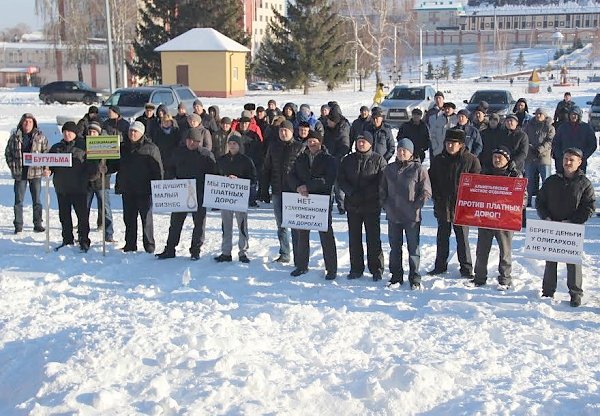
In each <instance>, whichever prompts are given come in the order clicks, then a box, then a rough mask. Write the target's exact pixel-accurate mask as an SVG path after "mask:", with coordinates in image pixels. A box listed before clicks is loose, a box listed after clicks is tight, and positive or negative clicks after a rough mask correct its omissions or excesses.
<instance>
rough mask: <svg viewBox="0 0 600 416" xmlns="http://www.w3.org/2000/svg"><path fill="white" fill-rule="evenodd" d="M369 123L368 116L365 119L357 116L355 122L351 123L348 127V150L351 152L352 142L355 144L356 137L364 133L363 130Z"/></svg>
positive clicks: (369, 118)
mask: <svg viewBox="0 0 600 416" xmlns="http://www.w3.org/2000/svg"><path fill="white" fill-rule="evenodd" d="M370 123H371V117H368V116H367V117H365V118H362V117H360V116H359V117H358V118H357V119H356V120H354V121H353V122H352V125H351V126H350V150H352V147H353V145H354V142H356V139H357V138H358V135H359V134H361V133H362V132H363V131H365V129H366V128H367V126H368V125H369V124H370Z"/></svg>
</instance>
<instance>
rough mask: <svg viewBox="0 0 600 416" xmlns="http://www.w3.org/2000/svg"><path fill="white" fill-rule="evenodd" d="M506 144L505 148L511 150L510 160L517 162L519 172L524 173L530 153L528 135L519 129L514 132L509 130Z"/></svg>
mask: <svg viewBox="0 0 600 416" xmlns="http://www.w3.org/2000/svg"><path fill="white" fill-rule="evenodd" d="M506 133H507V136H506V143H505V144H504V146H506V147H508V149H509V150H510V160H511V162H515V167H516V169H517V171H519V172H523V170H524V169H525V159H526V158H527V153H529V138H528V137H527V134H526V133H525V132H524V131H523V130H522V129H521V128H520V127H517V128H516V129H514V130H512V131H511V130H507V132H506Z"/></svg>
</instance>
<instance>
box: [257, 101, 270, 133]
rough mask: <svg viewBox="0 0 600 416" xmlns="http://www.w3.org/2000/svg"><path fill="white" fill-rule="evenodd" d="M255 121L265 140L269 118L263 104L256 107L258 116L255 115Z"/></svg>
mask: <svg viewBox="0 0 600 416" xmlns="http://www.w3.org/2000/svg"><path fill="white" fill-rule="evenodd" d="M254 122H255V123H256V125H257V126H258V128H259V129H260V133H261V137H262V138H263V142H264V141H265V138H266V135H267V130H268V129H269V119H268V118H267V112H266V111H265V108H264V107H262V106H260V105H259V106H258V107H256V116H254Z"/></svg>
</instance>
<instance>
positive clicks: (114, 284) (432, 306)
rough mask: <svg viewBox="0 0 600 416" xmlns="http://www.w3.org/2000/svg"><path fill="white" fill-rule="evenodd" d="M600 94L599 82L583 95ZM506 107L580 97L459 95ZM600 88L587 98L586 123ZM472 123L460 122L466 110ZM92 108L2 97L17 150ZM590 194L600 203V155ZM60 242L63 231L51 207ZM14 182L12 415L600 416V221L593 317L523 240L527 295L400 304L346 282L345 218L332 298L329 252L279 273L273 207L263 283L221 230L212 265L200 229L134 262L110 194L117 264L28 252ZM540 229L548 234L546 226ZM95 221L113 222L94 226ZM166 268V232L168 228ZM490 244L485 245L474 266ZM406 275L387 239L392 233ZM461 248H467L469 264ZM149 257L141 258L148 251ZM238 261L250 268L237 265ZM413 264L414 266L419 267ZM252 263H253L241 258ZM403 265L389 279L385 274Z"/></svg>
mask: <svg viewBox="0 0 600 416" xmlns="http://www.w3.org/2000/svg"><path fill="white" fill-rule="evenodd" d="M582 79H583V77H582ZM492 86H493V87H497V88H507V89H511V90H512V92H513V95H514V96H515V97H521V96H523V97H526V98H527V100H528V101H529V107H530V109H532V111H533V109H535V108H536V107H538V106H544V107H546V108H548V109H552V110H553V108H554V106H555V105H556V102H557V101H559V100H560V99H561V98H562V94H563V92H564V91H565V90H564V89H560V88H554V91H553V92H552V93H547V92H545V89H543V91H544V92H543V93H540V94H537V95H529V94H526V93H525V88H526V83H520V82H515V84H514V85H513V86H512V87H510V86H509V84H508V82H504V81H498V82H494V83H493V84H492V85H478V84H474V83H471V82H468V81H463V82H454V83H449V84H445V83H444V84H443V85H442V84H441V83H440V89H443V90H444V91H446V99H447V100H449V101H453V102H455V103H457V104H458V103H461V102H462V100H464V99H468V98H469V97H470V95H471V94H472V93H473V92H474V91H475V90H476V89H478V88H488V87H492ZM598 87H599V85H598V84H588V83H583V82H582V84H581V86H580V87H571V88H570V90H571V92H572V93H573V96H574V99H575V101H576V102H577V103H578V104H580V105H582V108H584V111H585V114H586V115H584V118H585V119H587V106H585V102H586V101H588V100H589V99H591V97H593V95H594V94H595V93H596V92H598ZM372 94H373V92H372V91H369V92H363V93H354V92H351V91H341V92H338V91H336V92H333V93H319V94H317V95H310V96H307V97H306V96H303V95H301V94H299V93H270V94H264V93H257V94H255V95H249V96H247V97H245V98H240V99H210V98H206V99H203V101H204V102H206V103H208V104H211V105H212V104H217V105H219V106H220V107H221V112H222V115H229V116H238V114H239V112H240V111H241V109H242V105H243V103H245V102H249V101H254V102H256V103H257V104H259V105H265V104H266V102H267V100H268V98H270V97H271V96H273V97H274V98H276V99H277V101H278V103H280V106H281V105H283V103H285V102H286V101H294V102H296V103H298V104H301V103H303V102H307V103H309V104H310V105H311V106H313V108H316V109H318V107H319V106H320V105H321V104H322V103H325V102H327V101H329V100H331V99H335V100H337V101H338V102H339V103H340V104H341V107H342V110H343V111H344V113H345V114H346V115H347V117H348V118H349V119H351V120H352V119H354V118H355V117H356V115H357V114H358V108H359V107H360V105H363V104H366V105H369V104H370V103H371V98H372ZM459 107H460V106H459ZM85 111H86V107H85V106H83V105H71V106H63V105H53V106H45V105H43V104H41V102H39V101H38V100H37V96H36V93H35V92H26V91H25V92H19V91H16V92H15V91H8V90H3V91H0V147H2V148H4V146H5V145H6V141H7V138H8V135H9V132H10V130H11V129H12V128H14V127H15V126H16V124H17V122H18V119H19V117H20V116H21V114H23V113H25V112H32V113H33V114H35V115H36V116H37V117H38V119H39V120H40V122H41V126H42V129H43V130H44V132H45V133H46V134H47V135H48V136H51V137H52V140H53V141H56V140H57V139H58V130H57V128H56V126H55V119H56V116H57V115H71V116H81V115H83V114H84V113H85ZM589 176H590V178H591V179H592V181H593V182H594V184H595V186H596V187H597V188H598V187H599V186H600V156H599V155H598V154H596V155H594V156H593V157H592V158H591V161H590V166H589ZM51 195H52V204H51V214H50V215H51V220H50V224H45V225H46V226H48V225H49V226H50V238H51V241H52V242H53V244H58V243H59V242H60V240H61V237H60V224H59V222H58V212H57V205H56V198H55V195H54V192H53V190H51ZM12 202H13V191H12V180H11V179H10V174H9V171H8V169H7V167H6V163H5V162H4V160H2V161H1V162H0V221H1V222H0V252H2V256H1V257H0V270H1V271H0V415H25V414H31V415H50V414H64V415H71V414H82V415H132V414H152V415H216V414H226V415H242V414H243V415H258V414H271V415H275V414H298V415H300V414H302V415H305V414H306V415H309V414H310V415H383V414H385V415H403V414H436V415H437V414H444V415H459V414H464V415H473V414H482V415H483V414H489V415H517V414H519V415H565V414H571V415H576V414H577V415H598V414H600V354H598V350H597V348H598V344H599V342H600V315H599V311H600V290H599V284H598V275H599V274H600V218H598V217H594V218H592V219H591V220H590V221H589V222H588V223H587V226H586V240H585V251H586V255H585V259H584V263H583V265H584V267H583V270H584V290H585V295H584V303H583V305H582V306H581V307H580V308H577V309H574V308H571V307H570V306H569V305H568V299H569V296H568V293H567V288H566V282H565V281H566V277H565V270H564V268H563V267H561V268H559V273H560V275H561V277H560V278H559V287H558V292H557V296H556V300H555V301H553V302H550V301H548V300H545V299H541V298H540V289H541V276H542V272H543V267H544V264H543V262H541V261H537V260H531V259H528V258H524V257H523V256H522V255H521V254H520V250H521V248H522V245H523V241H524V234H523V233H516V235H515V239H514V256H513V273H514V287H513V288H512V289H511V290H509V291H507V292H505V293H502V292H498V291H496V290H495V288H494V284H493V282H494V278H495V276H496V268H497V261H498V251H497V249H496V247H495V246H494V249H493V252H492V256H491V258H490V265H489V270H490V272H489V276H490V281H491V283H492V284H490V285H488V286H487V287H482V288H469V287H466V286H465V285H464V280H462V279H460V278H458V277H457V276H458V264H457V260H456V256H455V255H454V253H453V254H452V256H453V257H452V259H451V262H450V268H449V270H450V273H448V274H447V275H445V276H441V277H429V276H425V277H424V278H423V290H421V291H410V289H408V288H407V287H406V284H405V285H404V286H403V287H400V288H395V289H389V288H386V281H385V280H384V281H381V282H373V281H371V279H370V277H367V276H365V277H364V278H363V279H360V280H358V281H348V280H346V278H345V274H346V273H347V272H348V268H349V256H348V238H347V226H346V222H345V218H344V217H342V216H340V215H337V214H335V215H334V230H335V232H336V240H337V244H338V246H337V251H338V257H339V276H338V278H337V279H336V280H335V281H333V282H329V281H325V280H324V276H323V268H324V266H323V260H322V255H321V251H320V245H319V242H318V236H317V235H316V233H313V234H312V235H311V248H312V254H311V260H310V268H311V270H310V272H309V273H308V274H306V275H304V276H302V277H301V278H292V277H290V275H289V272H290V271H291V270H292V267H291V266H287V265H286V266H282V265H279V264H274V263H272V262H271V259H272V258H274V257H275V256H276V254H277V249H278V243H277V237H276V232H275V221H274V217H273V214H272V210H271V206H270V205H264V204H263V206H261V207H260V208H258V209H253V210H251V211H250V224H249V228H250V234H251V247H250V251H249V256H250V257H251V259H252V262H251V263H250V264H248V265H245V264H241V263H238V262H235V261H234V262H233V263H231V264H226V265H217V264H216V263H215V262H214V260H213V256H216V255H218V254H220V243H221V233H220V217H219V214H218V213H215V212H210V213H209V215H208V220H207V227H206V231H207V238H206V244H205V245H204V247H203V248H202V258H201V259H200V261H198V262H191V261H190V260H189V255H188V251H187V249H188V244H189V241H190V238H191V237H190V236H191V219H188V222H187V223H186V226H185V229H184V233H183V235H182V240H181V241H182V243H181V244H180V246H179V247H178V250H177V255H178V257H177V258H176V259H172V260H165V261H159V260H156V259H154V257H153V256H151V255H148V254H145V253H143V252H141V253H128V254H124V253H122V252H120V251H119V250H118V247H120V246H122V244H123V239H124V227H123V223H122V220H121V214H122V205H121V201H120V198H119V197H118V196H116V195H114V194H113V195H111V202H112V205H113V209H114V215H115V224H116V233H115V238H116V239H117V240H119V242H118V243H117V244H115V245H114V246H110V247H109V248H108V252H107V255H106V257H103V256H102V246H101V240H100V238H101V235H100V233H98V232H92V233H91V238H92V248H91V250H90V252H89V253H88V254H87V255H83V254H80V253H79V252H78V251H77V250H76V249H70V248H66V249H63V250H61V251H60V252H58V253H55V252H51V253H47V252H45V250H44V247H45V245H44V244H45V240H44V235H39V234H34V233H33V232H32V230H31V223H30V221H31V207H30V205H29V204H30V200H29V197H27V200H26V204H27V206H26V208H25V219H26V227H25V231H24V232H23V233H22V234H21V235H19V236H16V237H15V236H14V235H13V234H12V231H13V226H12V220H13V211H12ZM527 215H528V217H530V218H535V217H536V215H535V212H534V211H533V210H531V209H528V211H527ZM90 218H91V223H92V224H93V223H94V222H95V220H96V210H95V209H94V210H93V211H92V213H91V215H90ZM154 218H155V236H156V240H157V249H158V250H161V249H162V247H163V246H164V243H165V241H166V236H167V232H168V227H169V216H168V215H163V214H160V215H155V216H154ZM435 233H436V227H435V219H434V217H433V213H432V206H431V204H428V205H426V207H425V209H424V219H423V225H422V233H421V234H422V240H421V241H422V249H421V271H422V272H425V271H427V270H429V269H431V268H432V266H433V261H434V257H435ZM476 238H477V232H476V231H475V230H472V231H471V234H470V241H471V252H472V254H473V257H474V255H475V243H476ZM382 239H383V241H384V251H385V253H386V259H387V258H388V251H389V246H388V244H387V225H386V223H385V221H383V222H382ZM453 245H454V244H453V243H452V246H453ZM140 246H141V244H140ZM234 254H235V253H234ZM405 258H406V257H405ZM234 260H235V257H234ZM386 264H387V261H386Z"/></svg>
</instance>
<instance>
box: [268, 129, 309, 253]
mask: <svg viewBox="0 0 600 416" xmlns="http://www.w3.org/2000/svg"><path fill="white" fill-rule="evenodd" d="M293 139H294V125H293V124H292V123H291V122H290V121H289V120H286V121H284V122H282V123H281V125H280V126H279V140H275V141H273V142H272V143H271V145H270V146H269V149H268V150H267V155H266V157H265V162H264V164H263V171H262V175H263V188H262V189H261V191H262V192H263V195H262V198H261V199H262V200H265V199H268V198H269V195H268V190H269V186H270V187H271V190H272V192H273V194H272V197H271V199H272V201H273V211H274V214H275V222H276V224H277V238H278V239H279V257H277V258H276V259H275V261H276V262H279V263H288V262H289V261H290V251H291V250H290V237H289V233H288V230H287V228H283V227H282V226H281V223H282V219H283V218H282V216H283V211H282V199H281V198H282V197H281V193H282V192H293V190H292V189H290V187H289V185H288V183H287V180H286V178H287V174H288V172H289V170H290V168H291V167H292V165H293V164H294V161H295V160H296V158H297V157H298V155H299V154H300V152H301V151H302V148H303V145H302V143H300V142H299V141H297V140H293Z"/></svg>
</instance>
